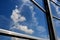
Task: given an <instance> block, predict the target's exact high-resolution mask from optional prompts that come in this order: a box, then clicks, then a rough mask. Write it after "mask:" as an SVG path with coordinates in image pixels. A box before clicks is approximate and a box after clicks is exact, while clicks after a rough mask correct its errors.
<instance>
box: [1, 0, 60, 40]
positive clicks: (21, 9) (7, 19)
mask: <svg viewBox="0 0 60 40" xmlns="http://www.w3.org/2000/svg"><path fill="white" fill-rule="evenodd" d="M35 1H36V2H37V3H38V4H39V5H40V6H42V7H43V8H44V3H43V0H38V1H37V0H35ZM51 6H52V7H53V8H52V7H51V10H53V9H55V8H56V7H55V5H54V4H53V3H51ZM55 11H56V10H54V11H53V12H52V14H53V15H55V16H58V14H59V13H60V12H59V10H58V11H57V12H59V13H58V14H56V12H55ZM55 21H56V22H55ZM54 24H56V26H55V28H56V32H57V35H58V38H59V37H60V34H59V33H60V32H59V30H60V29H59V28H60V27H59V26H60V24H59V21H58V20H55V19H54ZM0 28H1V29H5V30H9V31H14V32H17V33H22V34H27V35H30V36H35V37H39V38H42V40H45V39H46V40H48V38H49V32H48V26H47V21H46V15H45V13H44V12H43V11H41V10H40V9H38V8H37V7H36V6H35V5H34V4H33V3H32V2H30V1H29V0H16V1H15V0H5V1H4V0H0ZM3 37H4V36H1V37H0V38H1V40H5V39H6V40H13V39H12V38H9V37H8V38H7V37H4V39H2V38H3ZM15 40H16V39H15ZM18 40H19V39H18Z"/></svg>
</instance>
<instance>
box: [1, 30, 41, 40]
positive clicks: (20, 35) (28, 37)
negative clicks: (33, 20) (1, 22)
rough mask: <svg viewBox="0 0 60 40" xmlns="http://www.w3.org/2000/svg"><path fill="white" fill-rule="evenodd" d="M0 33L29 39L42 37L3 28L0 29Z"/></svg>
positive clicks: (34, 39)
mask: <svg viewBox="0 0 60 40" xmlns="http://www.w3.org/2000/svg"><path fill="white" fill-rule="evenodd" d="M0 35H5V36H11V37H17V38H24V39H31V40H41V39H42V38H38V37H34V36H29V35H26V34H21V33H16V32H12V31H8V30H4V29H0Z"/></svg>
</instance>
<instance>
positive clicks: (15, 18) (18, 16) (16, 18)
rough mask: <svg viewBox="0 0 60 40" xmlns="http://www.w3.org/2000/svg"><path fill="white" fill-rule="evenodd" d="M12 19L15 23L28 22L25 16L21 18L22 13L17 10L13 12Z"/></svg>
mask: <svg viewBox="0 0 60 40" xmlns="http://www.w3.org/2000/svg"><path fill="white" fill-rule="evenodd" d="M16 7H17V6H16ZM11 19H12V20H13V21H14V22H19V21H20V22H23V21H25V20H26V18H25V17H24V16H21V14H20V11H19V10H18V9H17V8H15V10H13V11H12V15H11Z"/></svg>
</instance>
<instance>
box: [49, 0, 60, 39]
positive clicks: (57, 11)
mask: <svg viewBox="0 0 60 40" xmlns="http://www.w3.org/2000/svg"><path fill="white" fill-rule="evenodd" d="M52 1H53V2H55V3H56V4H57V5H60V1H59V0H52ZM53 2H50V5H51V7H50V8H51V11H52V14H53V16H55V17H56V18H58V19H59V20H58V19H54V18H53V22H54V28H55V32H56V35H57V39H58V40H60V7H59V6H57V5H56V4H55V3H53Z"/></svg>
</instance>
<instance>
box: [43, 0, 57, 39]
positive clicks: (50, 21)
mask: <svg viewBox="0 0 60 40" xmlns="http://www.w3.org/2000/svg"><path fill="white" fill-rule="evenodd" d="M44 5H45V10H46V17H47V21H48V29H49V34H50V40H56V35H55V30H54V25H53V17H52V13H51V10H50V1H49V0H44Z"/></svg>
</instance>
